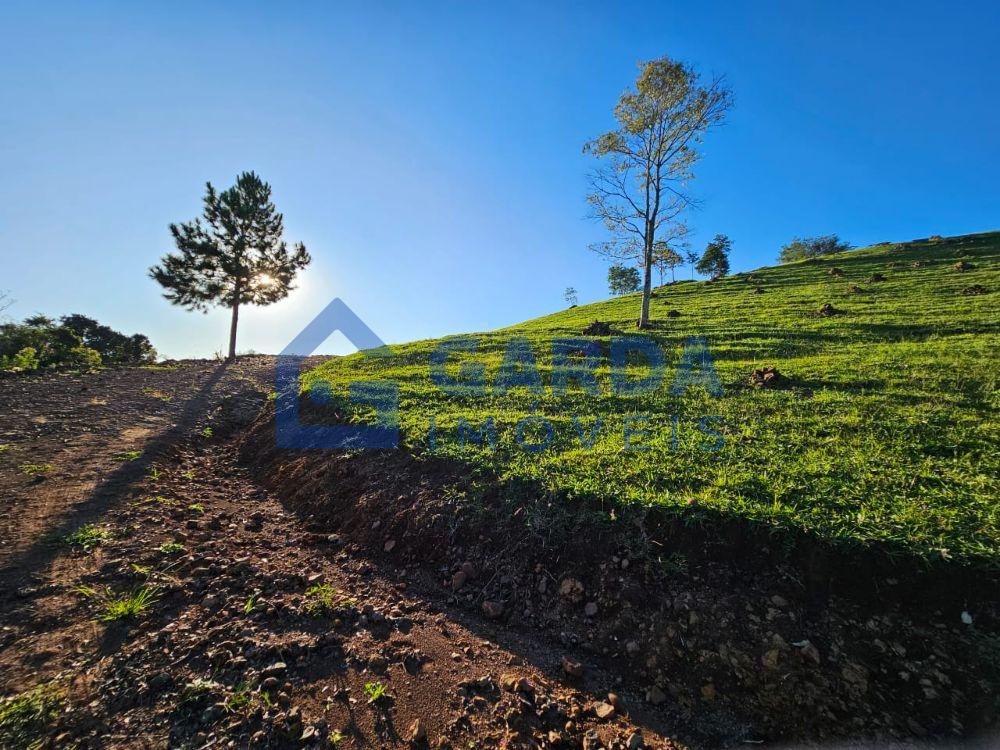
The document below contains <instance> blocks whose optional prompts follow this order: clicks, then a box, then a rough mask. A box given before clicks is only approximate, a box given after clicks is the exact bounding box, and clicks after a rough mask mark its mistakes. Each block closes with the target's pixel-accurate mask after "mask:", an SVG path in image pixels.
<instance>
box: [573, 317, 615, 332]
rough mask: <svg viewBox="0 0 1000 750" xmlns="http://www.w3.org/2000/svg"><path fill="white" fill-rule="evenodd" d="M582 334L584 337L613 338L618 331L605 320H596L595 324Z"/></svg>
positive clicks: (585, 329)
mask: <svg viewBox="0 0 1000 750" xmlns="http://www.w3.org/2000/svg"><path fill="white" fill-rule="evenodd" d="M581 333H583V335H584V336H611V335H613V334H614V333H616V331H615V329H614V328H612V327H611V325H610V324H608V323H605V322H604V321H603V320H595V321H594V322H593V323H591V324H590V325H588V326H587V327H586V328H584V329H583V331H581Z"/></svg>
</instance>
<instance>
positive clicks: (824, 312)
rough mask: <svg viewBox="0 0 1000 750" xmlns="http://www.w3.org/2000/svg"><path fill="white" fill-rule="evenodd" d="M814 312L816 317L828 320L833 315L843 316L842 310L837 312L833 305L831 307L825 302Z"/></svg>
mask: <svg viewBox="0 0 1000 750" xmlns="http://www.w3.org/2000/svg"><path fill="white" fill-rule="evenodd" d="M816 312H817V315H820V316H822V317H824V318H830V317H833V316H834V315H843V314H844V311H843V310H838V309H837V308H836V307H834V306H833V305H831V304H830V303H829V302H827V303H826V304H825V305H823V306H822V307H821V308H820V309H819V310H817V311H816Z"/></svg>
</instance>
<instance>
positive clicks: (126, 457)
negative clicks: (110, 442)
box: [115, 451, 142, 463]
mask: <svg viewBox="0 0 1000 750" xmlns="http://www.w3.org/2000/svg"><path fill="white" fill-rule="evenodd" d="M140 456H142V451H122V452H121V453H116V454H115V461H121V462H123V463H125V462H128V461H137V460H138V459H139V457H140Z"/></svg>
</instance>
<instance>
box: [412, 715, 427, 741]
mask: <svg viewBox="0 0 1000 750" xmlns="http://www.w3.org/2000/svg"><path fill="white" fill-rule="evenodd" d="M426 741H427V729H426V728H424V723H423V722H422V721H421V720H420V719H414V720H413V723H412V724H410V742H413V743H417V744H420V743H423V742H426Z"/></svg>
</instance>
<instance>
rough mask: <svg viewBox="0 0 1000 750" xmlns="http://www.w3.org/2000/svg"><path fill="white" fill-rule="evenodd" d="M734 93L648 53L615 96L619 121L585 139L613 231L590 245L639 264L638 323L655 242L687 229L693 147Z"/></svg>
mask: <svg viewBox="0 0 1000 750" xmlns="http://www.w3.org/2000/svg"><path fill="white" fill-rule="evenodd" d="M732 101H733V97H732V92H731V91H730V89H729V88H728V87H727V86H726V84H725V81H724V80H723V78H721V77H715V78H713V79H712V80H711V82H709V83H708V84H707V85H702V84H701V82H700V76H699V75H698V73H697V72H696V71H695V70H694V68H692V67H691V66H689V65H686V64H684V63H681V62H676V61H674V60H671V59H670V58H669V57H662V58H660V59H658V60H652V61H650V62H646V63H643V64H642V65H641V66H640V73H639V77H638V79H637V80H636V85H635V89H634V90H632V89H628V90H626V91H625V93H623V94H622V95H621V98H620V99H619V100H618V104H617V105H616V106H615V120H616V121H617V123H618V126H617V127H616V128H615V129H614V130H611V131H609V132H607V133H605V134H604V135H601V136H599V137H598V138H595V139H594V140H592V141H589V142H587V143H586V144H585V145H584V147H583V150H584V153H589V154H593V155H594V156H595V157H597V158H598V159H599V160H600V161H601V164H600V166H599V167H598V168H597V169H595V170H594V172H593V173H592V174H591V176H590V188H591V192H590V194H589V195H588V196H587V201H588V203H589V204H590V207H591V211H592V214H593V216H594V218H596V219H599V220H601V221H602V222H603V223H604V225H605V227H606V228H607V229H608V231H609V232H610V233H611V235H612V238H611V239H610V240H609V241H607V242H602V243H598V244H597V245H594V246H592V249H593V250H595V251H596V252H598V253H600V254H602V255H605V256H607V257H611V258H617V259H621V260H630V261H634V262H637V264H638V265H639V266H640V267H641V268H642V269H643V271H644V278H643V290H642V309H641V312H640V314H639V327H640V328H645V327H646V326H647V324H648V322H649V295H650V289H651V287H652V270H653V265H654V250H655V247H656V243H657V241H658V240H662V241H665V242H667V243H668V245H669V244H670V242H671V241H672V240H676V239H677V238H678V236H681V235H682V234H686V229H687V228H686V227H685V226H684V225H683V222H681V220H680V217H681V214H682V213H683V212H684V211H685V210H686V209H688V208H690V207H691V206H692V205H694V203H695V201H694V199H693V198H692V196H691V195H690V194H689V193H688V192H687V189H686V186H687V183H688V182H689V181H690V180H691V179H692V178H693V177H694V173H693V171H692V170H693V167H694V164H695V163H696V162H697V161H698V158H699V153H698V147H699V146H700V144H701V141H702V137H703V135H704V134H705V132H706V131H707V130H708V129H709V128H711V127H713V126H715V125H718V124H720V123H721V122H722V120H723V119H724V118H725V115H726V112H727V111H728V110H729V108H730V107H731V106H732ZM680 227H683V229H681V228H680Z"/></svg>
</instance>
